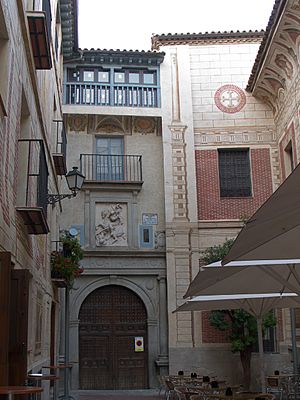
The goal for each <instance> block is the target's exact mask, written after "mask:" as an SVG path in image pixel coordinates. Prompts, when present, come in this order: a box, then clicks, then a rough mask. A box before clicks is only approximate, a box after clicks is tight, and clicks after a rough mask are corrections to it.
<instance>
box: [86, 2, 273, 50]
mask: <svg viewBox="0 0 300 400" xmlns="http://www.w3.org/2000/svg"><path fill="white" fill-rule="evenodd" d="M274 1H275V0H172V1H171V0H150V1H149V0H148V1H145V0H127V1H126V0H123V1H122V0H111V1H108V2H104V1H103V0H79V18H78V22H79V47H81V48H99V49H113V50H117V49H121V50H124V49H126V50H150V49H151V36H152V34H153V33H155V34H162V33H165V34H167V33H188V32H189V33H200V32H202V33H204V32H212V31H215V32H217V31H226V30H227V31H228V30H229V31H230V30H233V31H236V30H250V29H251V30H256V29H257V30H261V29H265V28H266V26H267V23H268V20H269V17H270V15H271V11H272V8H273V4H274Z"/></svg>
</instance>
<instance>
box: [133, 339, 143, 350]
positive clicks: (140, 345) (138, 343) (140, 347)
mask: <svg viewBox="0 0 300 400" xmlns="http://www.w3.org/2000/svg"><path fill="white" fill-rule="evenodd" d="M134 351H135V352H140V351H144V338H143V337H142V336H136V337H135V338H134Z"/></svg>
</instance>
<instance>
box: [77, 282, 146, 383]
mask: <svg viewBox="0 0 300 400" xmlns="http://www.w3.org/2000/svg"><path fill="white" fill-rule="evenodd" d="M79 320H80V323H79V363H80V374H79V375H80V388H81V389H85V390H88V389H90V390H99V389H144V388H147V387H148V368H147V358H148V357H147V313H146V309H145V306H144V304H143V302H142V300H141V299H140V298H139V297H138V296H137V295H136V294H134V293H133V292H132V291H131V290H129V289H127V288H124V287H122V286H114V285H109V286H105V287H103V288H99V289H97V290H95V291H94V292H93V293H91V294H90V295H89V296H88V297H87V298H86V300H85V301H84V302H83V304H82V307H81V310H80V313H79ZM136 337H143V339H144V351H141V352H136V351H135V350H136V349H135V338H136Z"/></svg>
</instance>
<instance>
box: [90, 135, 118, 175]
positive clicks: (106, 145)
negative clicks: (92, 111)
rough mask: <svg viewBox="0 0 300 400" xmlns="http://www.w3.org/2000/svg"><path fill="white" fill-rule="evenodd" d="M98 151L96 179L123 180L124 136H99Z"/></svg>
mask: <svg viewBox="0 0 300 400" xmlns="http://www.w3.org/2000/svg"><path fill="white" fill-rule="evenodd" d="M96 153H97V156H96V158H97V160H96V179H97V180H99V181H123V180H124V141H123V138H120V137H118V138H117V137H114V138H112V137H106V138H97V142H96Z"/></svg>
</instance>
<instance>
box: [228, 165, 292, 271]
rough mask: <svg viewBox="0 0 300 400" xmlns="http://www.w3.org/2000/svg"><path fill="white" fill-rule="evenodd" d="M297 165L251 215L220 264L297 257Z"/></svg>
mask: <svg viewBox="0 0 300 400" xmlns="http://www.w3.org/2000/svg"><path fill="white" fill-rule="evenodd" d="M299 237H300V165H298V166H297V167H296V168H295V169H294V171H293V172H292V173H291V174H290V175H289V176H288V178H287V179H286V180H285V181H284V182H283V183H282V184H281V185H280V186H279V187H278V189H277V190H276V191H275V192H274V193H273V194H272V195H271V196H270V197H269V199H268V200H267V201H266V202H265V203H264V204H263V205H262V206H261V207H260V208H259V209H258V210H257V211H256V212H255V213H254V214H253V215H252V217H251V218H250V219H249V220H248V221H247V222H246V224H245V226H244V227H243V229H242V230H241V231H240V233H239V235H238V236H237V238H236V239H235V241H234V243H233V245H232V247H231V249H230V250H229V252H228V254H227V255H226V256H225V257H224V259H223V260H222V264H227V263H228V262H230V261H233V260H234V261H237V260H262V259H263V260H270V259H291V258H300V246H299Z"/></svg>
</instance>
